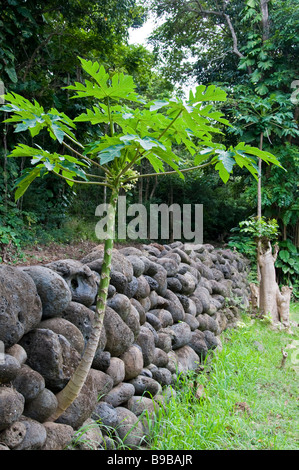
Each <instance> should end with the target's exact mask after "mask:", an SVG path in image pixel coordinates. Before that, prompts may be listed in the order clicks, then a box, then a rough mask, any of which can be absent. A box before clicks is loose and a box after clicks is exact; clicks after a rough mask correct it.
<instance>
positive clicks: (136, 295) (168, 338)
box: [0, 242, 249, 450]
mask: <svg viewBox="0 0 299 470" xmlns="http://www.w3.org/2000/svg"><path fill="white" fill-rule="evenodd" d="M102 261H103V249H102V248H101V247H98V248H96V249H95V250H94V251H92V252H91V253H90V254H89V255H87V256H86V257H84V258H83V259H82V260H81V261H80V262H79V261H75V260H60V261H56V262H52V263H50V264H47V265H43V266H28V267H19V268H18V267H10V266H6V265H1V266H0V340H1V343H0V345H2V346H3V344H4V345H5V354H3V352H4V351H2V354H1V350H0V384H1V385H0V448H2V449H7V450H9V449H11V450H24V449H26V450H29V449H30V450H31V449H41V450H56V449H64V448H65V447H66V446H67V445H68V444H69V443H70V442H71V440H72V438H73V437H74V434H75V433H76V431H77V430H78V429H79V428H81V427H82V426H86V429H88V431H87V433H86V435H85V436H84V440H82V441H80V440H79V442H77V447H78V448H81V449H89V448H93V449H100V448H106V449H113V448H115V445H116V443H117V440H118V439H120V440H124V439H125V444H126V445H127V446H128V447H129V448H136V447H137V446H140V445H142V443H143V442H144V438H145V437H146V435H147V433H148V421H147V420H146V419H143V418H144V414H145V413H147V415H148V416H149V417H151V418H152V419H154V416H155V412H156V411H157V409H158V408H159V406H164V404H165V401H167V396H168V395H169V393H175V389H174V388H173V387H172V386H173V385H174V384H175V383H177V380H178V377H179V375H180V374H184V373H185V372H187V371H189V370H196V369H198V368H199V366H200V364H201V363H202V361H204V359H205V358H206V356H207V354H208V351H209V350H213V349H215V348H221V340H220V335H221V333H222V331H223V330H225V329H226V328H228V327H231V326H233V325H234V324H235V322H236V320H237V318H238V305H239V303H240V301H241V302H242V303H243V305H245V306H246V305H247V303H248V300H247V299H248V297H249V288H248V282H247V277H246V274H247V271H246V266H247V264H246V261H245V260H244V259H243V258H242V256H241V255H239V254H238V253H236V252H232V251H230V250H226V249H215V248H214V247H213V246H211V245H196V246H193V247H192V250H191V249H190V248H189V249H187V247H185V246H184V245H183V244H182V243H181V242H176V243H173V244H171V245H164V246H161V245H157V244H152V245H144V246H143V247H142V249H137V248H134V247H125V248H122V249H119V250H116V249H114V251H113V257H112V273H111V282H110V287H109V297H108V306H107V310H106V315H105V320H104V329H103V333H102V336H101V338H100V341H99V345H98V350H97V353H96V356H95V358H94V361H93V364H92V369H91V370H90V373H89V376H88V379H87V381H86V383H85V385H84V387H83V389H82V391H81V393H80V395H79V397H78V398H77V399H76V400H75V402H74V403H73V404H72V405H71V406H70V407H69V408H68V409H67V410H66V411H65V412H64V413H63V414H62V415H61V416H60V418H59V419H58V420H57V421H56V422H55V423H51V422H48V421H47V419H48V418H49V416H51V414H52V413H53V411H54V409H55V407H56V405H57V399H56V396H55V395H56V393H57V392H59V391H60V390H62V389H63V388H64V386H65V385H66V383H67V382H68V380H69V378H70V376H71V374H72V373H73V371H74V369H75V367H76V365H77V364H78V362H79V361H80V357H81V355H82V352H83V351H84V348H85V345H86V342H87V341H88V338H89V335H90V332H91V329H92V324H93V317H94V310H95V298H96V293H97V287H98V282H99V276H100V273H101V266H102ZM99 420H100V421H99ZM99 423H101V424H99ZM130 430H131V431H130Z"/></svg>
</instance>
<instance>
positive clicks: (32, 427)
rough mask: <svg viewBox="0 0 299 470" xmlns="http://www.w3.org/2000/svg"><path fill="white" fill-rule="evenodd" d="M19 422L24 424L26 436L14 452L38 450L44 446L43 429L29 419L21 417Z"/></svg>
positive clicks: (44, 434) (45, 435)
mask: <svg viewBox="0 0 299 470" xmlns="http://www.w3.org/2000/svg"><path fill="white" fill-rule="evenodd" d="M20 421H21V422H22V423H23V424H25V427H26V434H25V437H24V439H23V440H22V442H21V443H20V444H18V445H17V446H16V447H15V448H14V450H39V449H41V447H42V446H43V445H44V443H45V441H46V438H47V433H46V429H45V427H44V426H43V425H42V424H41V423H38V422H37V421H34V420H33V419H31V418H27V417H25V416H22V417H21V418H20Z"/></svg>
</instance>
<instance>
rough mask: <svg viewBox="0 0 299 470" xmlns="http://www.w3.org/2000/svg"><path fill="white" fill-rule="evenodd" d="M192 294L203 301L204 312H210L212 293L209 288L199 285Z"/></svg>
mask: <svg viewBox="0 0 299 470" xmlns="http://www.w3.org/2000/svg"><path fill="white" fill-rule="evenodd" d="M192 295H193V296H194V297H198V298H199V299H200V301H201V303H202V308H203V310H202V312H203V313H205V312H208V311H209V309H210V303H211V301H210V293H209V291H208V289H206V288H205V287H202V286H200V285H198V286H197V287H196V289H195V291H194V292H193V294H192Z"/></svg>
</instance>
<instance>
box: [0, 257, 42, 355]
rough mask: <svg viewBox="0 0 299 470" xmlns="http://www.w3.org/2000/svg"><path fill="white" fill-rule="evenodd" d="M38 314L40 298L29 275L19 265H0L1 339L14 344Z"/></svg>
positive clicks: (38, 318)
mask: <svg viewBox="0 0 299 470" xmlns="http://www.w3.org/2000/svg"><path fill="white" fill-rule="evenodd" d="M41 317H42V304H41V299H40V297H39V295H38V293H37V289H36V286H35V283H34V282H33V280H32V278H31V277H30V276H29V275H28V274H26V273H25V272H23V271H21V270H20V269H18V268H12V267H10V266H0V341H3V343H4V345H5V346H6V347H10V346H13V345H14V344H16V343H17V342H18V341H19V339H21V338H22V336H23V335H24V334H25V333H27V332H28V331H30V330H31V329H32V328H35V326H36V325H37V324H38V323H39V322H40V320H41Z"/></svg>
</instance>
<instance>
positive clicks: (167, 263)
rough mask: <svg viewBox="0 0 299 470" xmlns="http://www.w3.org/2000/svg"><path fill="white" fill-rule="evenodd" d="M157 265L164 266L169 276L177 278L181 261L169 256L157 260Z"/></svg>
mask: <svg viewBox="0 0 299 470" xmlns="http://www.w3.org/2000/svg"><path fill="white" fill-rule="evenodd" d="M157 263H158V264H160V265H161V266H163V268H164V269H165V270H166V273H167V276H175V275H176V274H177V272H178V263H179V261H178V260H176V259H173V258H170V257H169V256H165V257H162V258H158V259H157Z"/></svg>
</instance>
